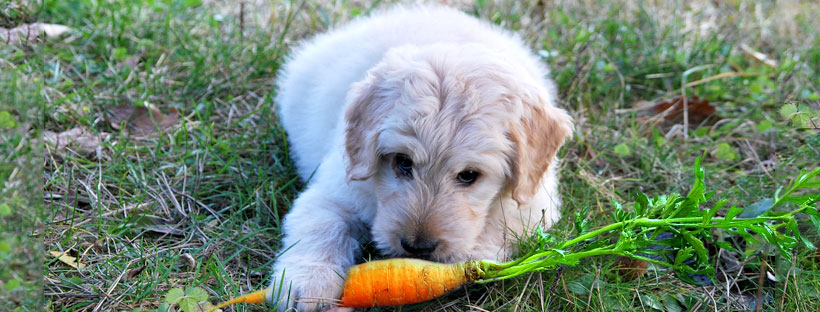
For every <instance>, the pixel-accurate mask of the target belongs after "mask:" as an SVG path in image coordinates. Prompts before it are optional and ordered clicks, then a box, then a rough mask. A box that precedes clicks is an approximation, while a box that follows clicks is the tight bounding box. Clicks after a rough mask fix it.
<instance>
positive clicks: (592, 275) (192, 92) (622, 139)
mask: <svg viewBox="0 0 820 312" xmlns="http://www.w3.org/2000/svg"><path fill="white" fill-rule="evenodd" d="M244 2H245V5H244V6H243V9H240V6H239V5H230V4H226V3H225V2H219V1H198V0H184V1H183V0H154V1H109V0H103V1H92V0H61V1H58V0H46V1H44V3H43V6H41V7H26V6H22V5H19V6H11V7H3V8H2V12H3V14H4V15H3V20H2V22H3V25H0V26H12V25H18V24H20V23H24V22H30V21H31V20H33V19H36V20H39V21H41V22H45V23H55V24H63V25H67V26H70V27H72V28H73V29H74V30H75V31H74V32H72V33H70V34H67V35H64V36H62V37H60V38H45V39H43V40H42V41H41V42H37V43H34V42H28V43H22V44H15V45H3V46H0V69H2V70H0V91H2V92H0V94H1V95H0V103H3V104H2V105H3V106H2V107H0V110H4V111H9V112H10V114H11V116H14V118H15V119H16V121H17V122H18V123H19V124H21V125H30V124H33V123H35V122H36V123H39V124H41V125H42V126H43V127H44V129H43V130H45V131H53V132H56V133H59V132H63V131H66V130H69V129H73V128H77V127H81V128H84V129H86V132H87V133H89V134H91V136H95V137H99V138H100V141H101V144H99V146H98V148H94V149H91V150H84V149H83V148H81V147H79V146H78V145H76V144H75V145H69V146H68V147H67V148H65V149H58V148H56V147H55V146H49V145H47V146H46V148H45V150H44V151H43V152H42V153H43V155H44V157H43V159H44V162H43V163H42V165H44V168H43V172H44V186H43V187H44V190H43V191H44V194H45V195H46V196H45V198H46V199H45V201H44V202H43V203H44V207H43V208H42V217H41V220H42V224H44V226H43V227H42V228H41V229H40V230H36V229H37V228H38V226H37V224H38V222H36V220H37V218H36V217H35V216H36V213H37V212H39V209H38V208H37V207H38V206H39V203H40V201H39V199H35V198H28V197H26V195H27V194H38V195H36V196H39V191H32V190H33V189H32V188H37V187H39V186H38V185H37V183H33V184H32V183H29V184H32V185H30V186H24V185H18V184H16V185H15V187H14V190H16V191H10V190H9V189H10V188H9V187H6V188H4V192H7V193H8V192H12V194H16V195H14V196H6V194H7V193H4V196H3V200H4V201H10V202H11V204H10V205H15V206H14V207H17V206H29V205H30V206H32V207H34V208H35V209H33V210H32V211H33V212H32V213H28V212H21V213H22V214H28V216H18V215H17V214H15V216H13V217H4V218H2V219H0V222H3V223H2V225H3V231H4V233H3V234H6V233H15V235H14V237H17V238H15V241H14V245H15V246H20V247H19V249H15V250H14V252H13V253H12V256H9V257H5V256H2V255H0V265H2V267H4V270H0V280H2V281H3V282H4V283H6V281H7V280H8V279H9V278H10V277H13V278H16V279H19V280H21V281H22V282H23V283H22V284H23V286H25V287H23V288H21V289H20V290H15V291H16V292H21V293H32V292H35V291H36V289H39V287H42V288H43V292H44V297H45V303H42V302H38V301H37V300H38V299H37V296H32V297H31V299H28V298H27V297H26V296H16V295H14V297H15V299H12V302H13V303H14V304H15V305H13V306H12V309H13V308H17V306H19V307H20V308H19V309H22V310H24V311H25V310H38V309H40V308H39V307H45V309H46V310H48V311H100V310H116V311H130V310H136V311H140V310H151V309H156V308H157V307H158V306H160V304H161V303H162V302H164V300H165V294H166V293H167V292H168V291H169V290H170V289H172V288H177V287H183V288H184V287H200V288H202V289H204V290H205V291H206V292H207V293H208V295H210V296H211V297H212V298H211V300H212V301H215V300H216V298H220V299H225V298H227V297H231V296H234V295H236V294H238V293H240V292H245V291H248V290H250V289H257V288H259V287H261V286H262V285H265V284H267V282H268V278H269V276H268V275H269V274H270V267H271V264H272V263H273V262H274V261H275V259H276V252H277V251H278V249H279V248H280V245H279V243H278V242H279V238H280V237H281V232H280V226H279V225H280V218H281V217H282V216H284V214H285V213H286V212H287V210H288V208H289V206H290V203H291V201H292V200H293V199H294V198H295V196H296V195H297V194H298V192H299V190H301V188H302V185H301V184H300V182H298V179H297V177H296V174H295V172H294V170H293V167H292V164H291V163H290V160H289V156H288V152H287V143H286V140H285V133H284V132H283V131H282V129H281V127H280V126H279V125H278V121H277V117H276V115H275V113H274V111H275V109H274V103H273V101H272V98H273V90H274V85H273V81H274V77H275V76H276V70H277V68H278V66H279V65H280V64H281V63H282V61H283V59H284V57H285V56H286V55H287V53H288V52H287V51H288V48H289V47H290V46H292V45H293V44H295V43H296V42H298V41H299V40H300V39H302V38H304V37H307V36H310V35H311V34H314V33H318V32H321V31H324V30H326V29H328V28H330V27H332V26H333V25H340V24H342V23H344V22H345V21H347V20H350V19H351V18H353V17H355V16H357V15H361V14H366V12H368V11H369V10H370V9H371V7H370V6H368V5H363V4H361V3H358V2H348V1H340V2H334V4H326V3H325V2H320V1H306V2H300V1H294V2H286V3H283V2H279V1H274V2H268V1H262V0H260V1H255V0H248V1H244ZM11 3H16V2H11ZM640 4H641V5H638V4H636V3H632V2H630V1H621V0H610V1H604V2H589V3H587V2H586V1H582V2H580V3H577V2H574V1H573V2H566V3H565V2H558V3H548V4H547V3H544V2H543V1H525V2H513V1H501V2H498V3H496V2H492V3H491V2H490V1H476V2H475V3H466V4H460V7H461V8H463V9H464V10H465V11H467V12H471V13H473V14H476V15H478V16H480V17H481V18H484V19H487V20H490V21H492V22H494V23H497V24H499V25H502V26H504V27H506V28H509V29H512V30H514V31H516V32H518V33H519V34H521V35H522V36H523V37H524V38H525V39H526V41H527V42H528V43H529V44H530V45H531V46H532V48H533V50H535V51H539V54H540V55H542V56H543V59H544V62H546V63H547V64H549V65H550V67H551V68H552V70H553V77H554V79H555V80H556V82H557V83H558V86H559V90H561V91H560V92H561V99H562V100H561V103H560V105H561V106H562V107H566V108H568V109H569V110H571V111H572V114H573V116H574V117H575V120H576V125H577V133H576V136H575V138H574V139H573V140H572V141H571V142H569V143H568V144H567V145H566V147H565V148H563V149H562V152H561V157H562V158H563V165H564V168H563V170H562V174H561V192H562V194H563V196H564V197H563V198H564V207H563V212H564V216H565V218H564V219H563V220H562V221H561V222H559V223H558V224H557V225H556V226H555V227H554V228H553V229H552V230H551V231H550V234H551V235H552V236H554V237H555V238H557V239H559V240H564V239H568V238H571V237H572V236H573V233H574V227H575V226H576V222H574V221H575V219H576V217H575V216H574V215H575V214H576V213H577V212H583V211H586V212H587V213H586V217H588V219H589V222H590V226H592V227H595V226H600V225H604V224H607V223H610V222H612V219H611V218H610V213H611V211H612V209H613V205H612V204H611V201H612V200H617V201H619V202H621V203H623V204H624V206H625V207H631V204H630V202H631V198H632V197H631V194H632V193H633V192H634V191H636V190H640V191H643V192H645V193H647V194H650V195H654V194H665V193H669V192H678V193H685V192H687V191H688V186H689V185H691V184H690V183H691V181H692V174H691V169H690V168H691V165H692V164H693V163H694V160H695V158H696V157H697V156H699V155H702V154H704V153H705V154H706V157H705V159H704V163H703V166H704V168H705V169H706V172H707V179H706V181H707V184H708V185H710V187H711V188H712V189H714V190H718V191H719V192H718V194H717V196H719V197H720V198H728V199H730V200H731V201H732V202H733V203H736V204H738V206H741V207H744V206H748V205H750V204H752V203H755V202H756V201H758V200H761V199H764V198H766V197H771V196H772V194H773V193H774V191H775V190H776V189H777V187H778V186H782V185H784V184H785V183H786V182H787V178H788V177H791V176H794V175H795V174H796V173H797V172H799V170H800V169H803V168H811V167H813V166H816V159H818V158H820V153H819V152H818V150H820V136H819V135H818V132H817V131H816V130H810V129H805V126H806V122H805V119H800V118H797V117H796V116H798V115H800V114H799V113H798V114H785V115H784V114H781V112H782V111H783V112H784V113H789V112H790V107H792V106H788V104H794V105H793V107H794V108H795V109H799V111H800V112H802V113H803V114H806V116H809V118H811V117H810V116H812V115H811V114H815V115H813V116H815V117H816V112H817V111H820V102H818V97H820V88H818V86H820V72H818V71H820V48H818V46H820V36H819V35H818V34H820V25H818V23H817V22H816V19H815V18H814V17H815V16H818V15H820V5H818V4H817V3H816V2H812V1H794V2H788V3H779V2H777V3H776V2H772V1H763V2H760V3H757V2H752V1H741V0H736V1H723V2H720V3H719V4H715V3H713V2H708V1H693V2H662V3H661V2H655V1H644V2H640ZM387 5H388V4H385V3H378V4H377V6H378V7H384V6H387ZM240 12H241V13H240ZM742 45H746V46H748V47H749V50H754V51H758V52H761V53H763V54H764V55H767V56H768V57H769V58H771V59H773V60H775V61H777V64H776V65H775V66H768V65H766V64H764V63H763V62H761V61H760V60H759V59H757V58H755V57H753V56H751V54H749V53H747V52H744V50H743V49H742V48H741V46H742ZM725 72H738V73H743V76H738V77H726V78H719V79H715V80H711V81H706V82H704V79H706V78H709V77H713V76H715V75H717V74H720V73H725ZM687 83H690V84H691V85H690V86H689V87H686V88H684V89H683V90H682V88H681V86H682V85H684V84H687ZM682 92H686V94H687V95H697V96H699V97H700V98H703V99H707V100H708V101H710V102H711V103H712V104H713V105H714V106H715V107H716V110H717V115H719V116H720V117H721V119H720V120H715V118H714V117H712V118H711V119H709V120H707V121H705V122H704V123H702V124H691V125H690V126H691V127H689V128H683V127H681V126H676V125H675V123H671V122H663V121H660V122H655V121H656V120H654V119H652V118H651V117H652V116H651V115H646V114H643V113H641V112H635V111H633V110H631V108H633V107H635V106H636V105H637V103H639V102H640V101H656V100H665V99H671V98H674V97H675V96H678V95H680V94H681V93H682ZM147 103H150V104H151V105H153V106H155V107H157V108H159V109H160V110H161V111H163V112H169V111H170V110H171V109H176V110H178V111H179V112H180V115H181V117H180V119H179V121H178V122H177V123H176V124H175V125H174V126H173V127H171V128H169V129H164V130H162V131H160V133H159V134H157V135H153V136H149V137H136V136H133V135H129V134H128V133H126V132H125V131H122V130H120V129H119V128H118V127H115V126H113V125H111V124H110V123H109V122H108V120H109V117H110V116H109V112H111V111H112V110H113V109H114V108H116V107H119V106H123V105H126V106H142V105H146V104H147ZM784 107H786V109H785V111H784ZM38 109H39V110H41V111H39V112H37V111H38ZM800 116H802V115H800ZM798 117H799V116H798ZM816 120H817V119H816V118H815V119H814V121H816ZM809 125H810V123H809ZM20 127H23V126H20ZM15 129H17V131H10V130H3V131H4V132H3V137H2V142H3V143H2V148H3V151H4V153H3V157H6V158H8V159H6V160H5V162H4V164H2V166H4V167H3V168H11V167H9V166H13V167H15V168H20V170H27V169H32V172H39V167H38V166H39V165H41V163H40V161H39V159H38V158H37V157H34V156H24V155H35V154H38V153H40V150H39V148H38V147H37V146H40V145H37V144H32V145H31V146H30V147H29V145H24V146H27V147H25V148H23V149H22V150H21V151H18V152H15V153H12V152H10V151H11V150H13V149H14V148H16V146H20V144H16V143H15V142H21V140H28V141H27V142H31V140H35V139H36V138H39V137H41V134H40V132H39V131H40V130H39V129H38V127H36V126H31V127H24V128H22V130H20V129H21V128H19V127H18V128H15ZM684 129H685V131H684ZM9 153H11V154H9ZM7 155H11V157H9V156H7ZM6 164H11V165H6ZM0 171H2V172H6V171H8V170H0ZM21 172H22V171H21ZM4 176H5V175H4ZM32 176H36V175H32ZM25 177H26V176H25V175H23V176H20V174H18V175H17V176H16V178H17V179H18V180H20V181H26V180H34V179H25ZM30 182H33V181H30ZM23 184H25V183H23ZM7 185H9V184H8V182H7ZM21 211H22V210H21ZM22 220H28V221H26V222H20V221H22ZM5 236H6V235H4V237H5ZM812 239H814V241H815V242H820V241H818V239H817V237H816V236H814V237H812ZM38 241H41V242H42V243H43V246H38V245H31V243H34V242H38ZM27 243H28V244H27ZM27 248H28V249H27ZM744 250H747V251H749V254H748V256H749V257H748V261H747V262H746V269H745V270H737V269H736V268H733V267H732V264H733V262H732V261H734V260H735V259H740V261H742V260H745V259H742V258H743V257H741V256H740V255H727V254H726V253H721V255H720V256H721V257H716V258H717V259H720V260H719V261H718V262H717V264H718V273H717V275H718V282H719V283H718V284H717V285H692V284H686V283H683V282H681V281H680V280H678V279H676V278H675V277H674V276H673V275H671V274H669V273H668V272H666V271H664V270H661V269H652V268H650V270H649V272H648V273H647V274H646V275H644V276H643V277H641V278H639V279H636V280H630V281H627V280H624V279H619V278H618V277H612V276H613V274H612V272H613V271H615V268H614V266H615V264H614V259H611V258H603V257H601V258H593V259H591V260H589V261H584V262H583V263H582V264H581V265H579V266H576V267H566V268H563V269H562V270H560V272H561V273H557V272H545V273H540V274H532V275H529V276H524V277H522V278H518V279H514V280H507V281H502V282H498V283H493V284H488V285H475V286H472V287H470V288H465V290H460V291H457V292H455V293H453V294H451V295H449V296H447V297H445V298H442V299H439V300H435V301H432V302H429V303H425V304H421V305H416V306H410V307H405V308H403V309H402V310H410V311H415V310H448V311H449V310H452V311H456V310H466V309H471V308H474V309H479V308H480V309H486V310H509V311H528V310H543V309H546V308H547V305H549V307H548V308H549V309H550V310H562V311H587V310H613V309H621V310H630V311H649V310H673V311H674V310H684V309H685V310H714V309H719V310H753V309H754V305H755V298H756V296H757V290H758V289H759V288H761V289H762V290H763V292H762V298H763V304H762V308H763V309H764V310H777V311H796V310H801V311H816V310H818V309H820V295H818V292H819V291H820V267H818V264H817V263H816V262H813V260H812V259H813V258H810V257H809V255H810V254H811V253H812V252H813V251H809V250H803V249H799V250H798V251H797V253H798V256H797V257H794V259H796V260H795V261H794V262H793V263H785V262H784V261H782V259H779V257H777V256H775V254H776V253H774V252H771V253H755V251H757V250H764V251H766V248H764V247H761V246H745V248H744ZM35 251H36V252H35ZM49 251H58V252H66V253H67V254H68V255H70V256H74V257H77V258H78V259H79V262H80V263H82V264H84V265H87V266H86V267H85V268H83V269H76V268H73V267H71V266H68V265H66V264H65V263H63V262H61V261H59V260H57V259H56V258H54V257H51V256H48V253H47V252H49ZM716 256H717V255H716ZM27 257H34V258H27ZM38 257H45V259H44V260H42V261H41V260H38V259H39V258H38ZM21 258H22V259H23V260H24V261H20V260H7V259H21ZM814 259H816V258H814ZM4 261H5V262H4ZM8 261H12V262H14V261H17V262H16V263H20V264H23V267H16V266H15V265H8ZM38 261H41V262H38ZM764 261H765V262H764ZM36 263H43V266H42V274H43V275H44V276H43V277H42V280H41V279H40V277H38V274H35V273H32V272H38V270H37V269H36V268H30V266H31V265H32V264H36ZM764 263H766V264H768V265H767V266H766V267H767V268H770V269H769V271H770V274H772V275H774V276H775V277H776V281H772V280H769V279H764V280H763V281H764V285H759V281H758V278H757V277H758V274H759V272H760V267H761V266H762V265H763V264H764ZM5 268H10V269H5ZM6 272H8V273H6ZM721 277H722V278H721ZM40 281H42V285H40V284H39V283H40ZM554 285H555V286H554ZM553 286H554V287H553ZM761 286H762V287H761ZM6 293H7V292H3V295H2V296H6ZM16 298H23V299H16ZM4 299H6V298H4ZM4 308H5V307H4ZM236 309H239V310H242V309H245V310H251V311H257V310H262V308H260V307H243V306H238V307H236ZM382 310H384V309H382Z"/></svg>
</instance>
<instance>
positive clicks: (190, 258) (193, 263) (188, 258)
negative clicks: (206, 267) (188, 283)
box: [182, 253, 196, 269]
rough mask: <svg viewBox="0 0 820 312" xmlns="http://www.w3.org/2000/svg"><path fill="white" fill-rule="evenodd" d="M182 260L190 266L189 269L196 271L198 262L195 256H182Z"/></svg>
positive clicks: (185, 254)
mask: <svg viewBox="0 0 820 312" xmlns="http://www.w3.org/2000/svg"><path fill="white" fill-rule="evenodd" d="M182 259H185V264H187V265H188V268H191V269H194V268H196V260H195V259H194V257H193V256H191V254H189V253H184V254H182Z"/></svg>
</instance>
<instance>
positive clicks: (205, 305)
mask: <svg viewBox="0 0 820 312" xmlns="http://www.w3.org/2000/svg"><path fill="white" fill-rule="evenodd" d="M196 307H197V308H198V309H199V310H195V311H196V312H205V311H210V312H222V309H215V310H213V311H211V309H213V308H215V307H216V306H215V305H213V304H211V303H210V302H208V301H202V302H198V303H197V306H196Z"/></svg>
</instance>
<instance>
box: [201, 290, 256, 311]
mask: <svg viewBox="0 0 820 312" xmlns="http://www.w3.org/2000/svg"><path fill="white" fill-rule="evenodd" d="M269 291H270V289H260V290H257V291H254V292H252V293H249V294H244V295H242V296H239V297H236V298H233V299H231V300H228V301H225V302H222V303H220V304H217V305H216V306H215V307H213V308H210V309H208V310H207V311H205V312H213V311H214V310H216V309H221V308H224V307H227V306H229V305H232V304H237V303H253V304H263V303H265V300H266V299H267V296H268V292H269Z"/></svg>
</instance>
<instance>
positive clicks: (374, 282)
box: [339, 259, 488, 308]
mask: <svg viewBox="0 0 820 312" xmlns="http://www.w3.org/2000/svg"><path fill="white" fill-rule="evenodd" d="M487 265H488V263H485V262H482V261H475V260H474V261H467V262H462V263H454V264H443V263H435V262H430V261H424V260H419V259H389V260H378V261H371V262H366V263H363V264H360V265H356V266H353V267H351V268H350V270H349V271H348V272H347V280H346V281H345V284H344V290H343V293H342V299H341V300H340V302H339V306H342V307H351V308H365V307H374V306H396V305H403V304H411V303H418V302H423V301H427V300H430V299H433V298H436V297H439V296H441V295H444V294H446V293H447V292H449V291H450V290H453V289H454V288H456V287H459V286H461V285H463V284H464V283H467V282H473V281H476V280H478V279H480V278H482V277H483V268H484V267H485V266H487Z"/></svg>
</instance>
